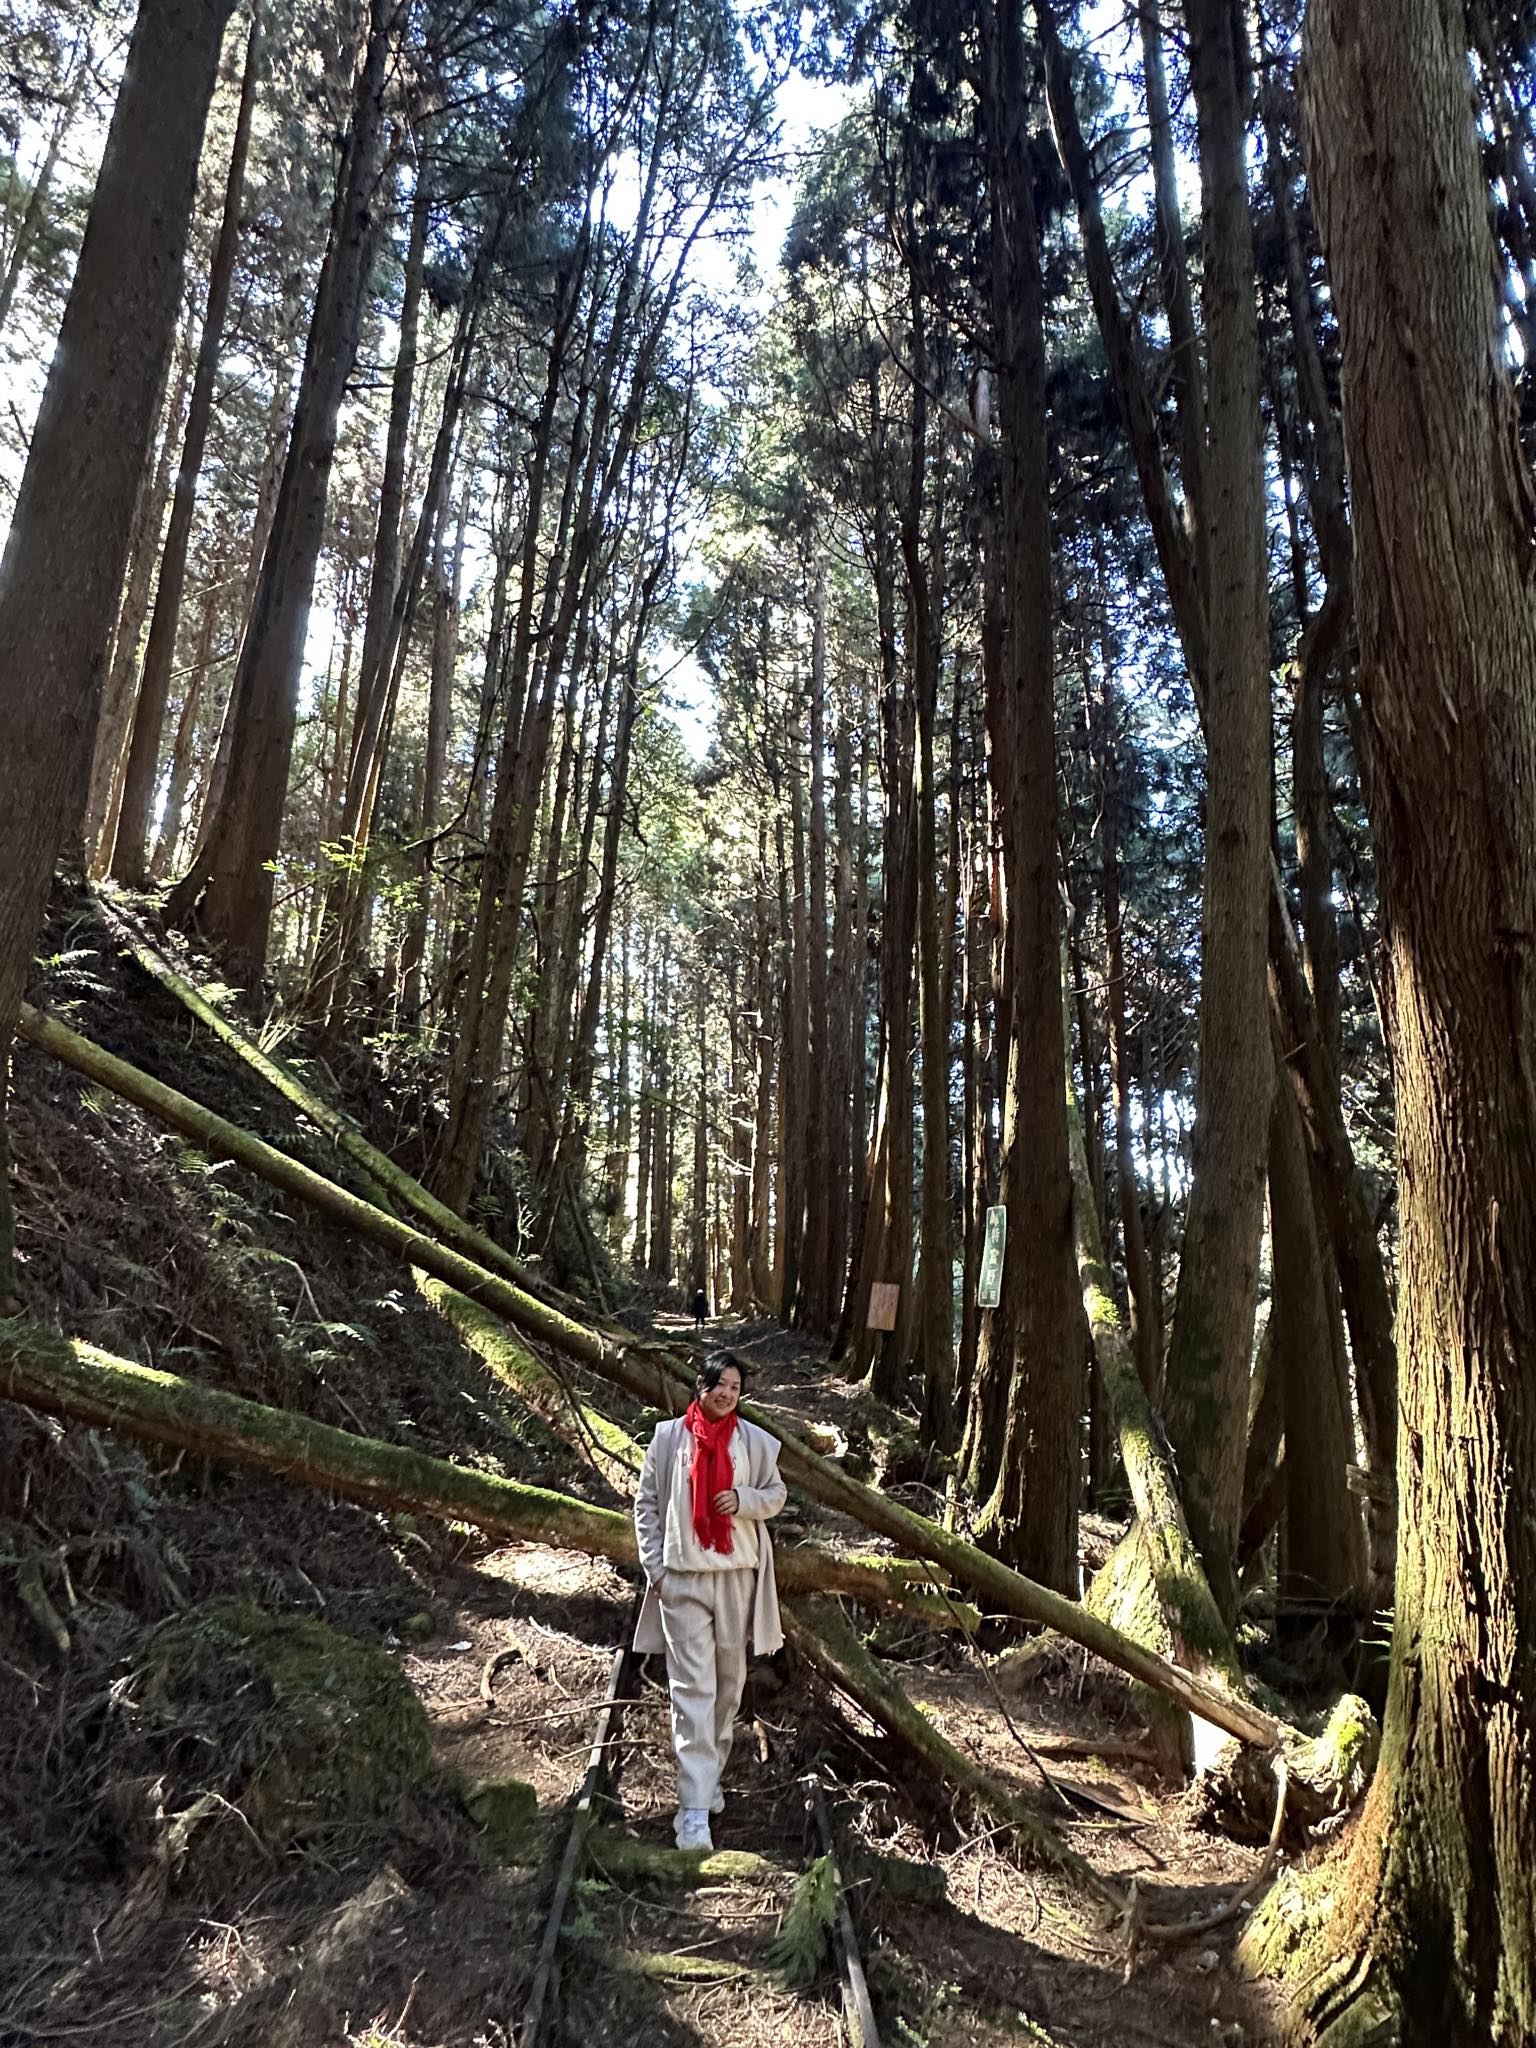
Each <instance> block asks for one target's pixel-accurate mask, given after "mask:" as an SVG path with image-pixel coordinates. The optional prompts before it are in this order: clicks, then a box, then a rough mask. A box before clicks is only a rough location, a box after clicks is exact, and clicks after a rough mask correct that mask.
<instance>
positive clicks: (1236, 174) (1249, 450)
mask: <svg viewBox="0 0 1536 2048" xmlns="http://www.w3.org/2000/svg"><path fill="white" fill-rule="evenodd" d="M1187 19H1188V24H1189V31H1190V37H1191V53H1190V66H1191V75H1192V77H1193V81H1194V90H1195V102H1196V108H1197V112H1198V116H1199V134H1200V172H1201V189H1202V193H1203V196H1204V217H1205V290H1204V297H1205V326H1206V345H1207V349H1208V352H1209V359H1210V361H1209V375H1208V380H1207V383H1208V399H1207V410H1208V415H1209V422H1210V435H1209V445H1208V448H1207V459H1206V472H1205V479H1206V489H1207V498H1208V503H1207V517H1208V521H1209V527H1210V532H1209V560H1210V584H1209V594H1208V595H1209V603H1208V616H1207V622H1206V636H1207V646H1208V649H1209V669H1208V674H1207V680H1206V691H1205V698H1206V701H1205V726H1206V819H1205V884H1204V904H1203V912H1202V918H1201V978H1200V1065H1199V1074H1198V1078H1197V1082H1196V1091H1195V1134H1194V1154H1193V1163H1192V1180H1191V1186H1190V1197H1189V1210H1188V1215H1187V1218H1186V1222H1185V1227H1184V1251H1183V1257H1182V1259H1181V1261H1180V1266H1179V1291H1178V1299H1177V1303H1176V1306H1175V1310H1174V1323H1173V1342H1172V1345H1171V1347H1170V1350H1169V1355H1168V1403H1167V1413H1168V1433H1169V1436H1170V1437H1171V1438H1172V1441H1173V1445H1174V1448H1175V1450H1176V1451H1177V1453H1178V1458H1179V1472H1180V1476H1181V1479H1182V1481H1183V1486H1184V1502H1185V1507H1186V1509H1187V1511H1188V1514H1189V1525H1190V1529H1191V1531H1192V1533H1193V1535H1194V1538H1195V1542H1196V1544H1197V1545H1198V1547H1199V1550H1200V1554H1201V1557H1202V1558H1203V1559H1204V1562H1205V1569H1206V1576H1207V1578H1208V1579H1209V1580H1210V1584H1211V1590H1212V1592H1213V1593H1214V1594H1215V1596H1216V1602H1217V1605H1218V1607H1219V1608H1220V1609H1221V1611H1222V1613H1223V1615H1224V1616H1225V1617H1226V1619H1227V1621H1228V1622H1229V1623H1230V1622H1231V1621H1232V1619H1233V1618H1234V1616H1235V1614H1236V1609H1237V1577H1236V1572H1235V1569H1234V1559H1235V1554H1236V1544H1237V1531H1238V1523H1239V1520H1240V1518H1241V1513H1242V1488H1243V1450H1244V1435H1245V1429H1246V1422H1247V1414H1248V1379H1249V1370H1250V1354H1251V1351H1252V1347H1253V1320H1254V1310H1255V1308H1256V1306H1257V1302H1258V1283H1259V1239H1260V1234H1261V1231H1262V1228H1263V1203H1264V1168H1265V1157H1266V1153H1267V1150H1268V1143H1267V1139H1268V1107H1269V1097H1270V1092H1271V1089H1272V1087H1273V1085H1274V1061H1273V1058H1272V1056H1271V1053H1270V1046H1269V1016H1268V994H1267V986H1266V981H1265V971H1264V962H1265V953H1266V949H1267V943H1268V930H1269V927H1268V899H1269V877H1270V853H1269V815H1270V778H1269V743H1270V741H1269V735H1270V709H1269V613H1268V583H1267V575H1266V559H1265V534H1264V478H1263V462H1262V448H1263V428H1262V422H1261V419H1260V414H1259V352H1258V334H1257V323H1256V315H1255V309H1254V267H1253V224H1252V220H1251V218H1250V215H1249V211H1248V186H1247V157H1246V137H1245V134H1244V123H1243V107H1244V76H1243V51H1242V49H1241V47H1240V44H1241V22H1240V17H1239V15H1238V12H1237V10H1236V9H1235V8H1234V7H1233V6H1232V5H1231V0H1190V4H1189V9H1188V15H1187Z"/></svg>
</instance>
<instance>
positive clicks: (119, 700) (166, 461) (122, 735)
mask: <svg viewBox="0 0 1536 2048" xmlns="http://www.w3.org/2000/svg"><path fill="white" fill-rule="evenodd" d="M175 354H176V358H177V360H176V374H175V378H174V380H173V382H172V386H171V398H170V403H169V405H167V406H166V408H165V415H164V430H163V433H162V435H161V440H160V459H159V461H158V462H157V463H156V464H155V467H154V469H153V471H151V472H148V473H146V475H145V478H144V481H143V484H142V485H141V487H140V490H139V498H138V507H137V510H136V511H135V513H134V517H133V537H132V540H131V542H130V543H129V550H128V574H127V578H126V581H125V582H124V585H123V591H122V602H121V604H120V605H119V606H118V611H117V626H116V630H115V632H114V634H113V636H112V658H111V661H110V663H109V664H108V667H107V672H106V682H105V684H104V685H103V687H102V693H101V710H100V714H99V716H98V717H97V720H96V734H95V739H94V741H93V743H92V748H91V775H90V784H89V789H88V793H87V796H86V804H85V826H84V831H83V834H82V836H83V839H84V842H85V852H86V857H87V859H88V861H89V863H90V868H91V872H92V873H93V874H100V873H101V872H102V871H103V856H104V855H105V854H107V853H110V851H111V848H112V842H113V841H114V840H115V838H116V836H117V809H118V805H119V804H120V803H121V801H122V795H123V770H124V768H125V767H126V766H127V750H126V747H125V745H124V742H125V740H126V737H127V733H128V723H129V720H130V719H131V718H132V717H133V686H134V678H135V677H136V676H137V675H138V672H139V642H140V640H141V638H142V637H143V633H144V621H145V619H146V617H147V616H148V613H149V600H150V594H151V592H152V591H153V589H154V577H155V562H156V559H157V558H158V555H159V552H160V529H161V527H162V526H163V525H164V524H165V508H166V504H167V502H168V501H169V499H170V495H171V484H172V482H173V480H174V473H175V472H174V463H173V454H172V451H173V450H174V449H175V447H176V445H177V442H178V439H179V437H180V434H181V416H182V407H183V406H184V405H185V403H186V397H187V385H188V382H189V381H190V379H191V376H192V338H191V323H190V320H188V322H187V323H186V325H185V326H184V327H183V329H182V334H181V339H180V342H179V344H178V345H177V347H176V351H175ZM156 410H157V411H158V410H159V405H158V399H157V402H156Z"/></svg>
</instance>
